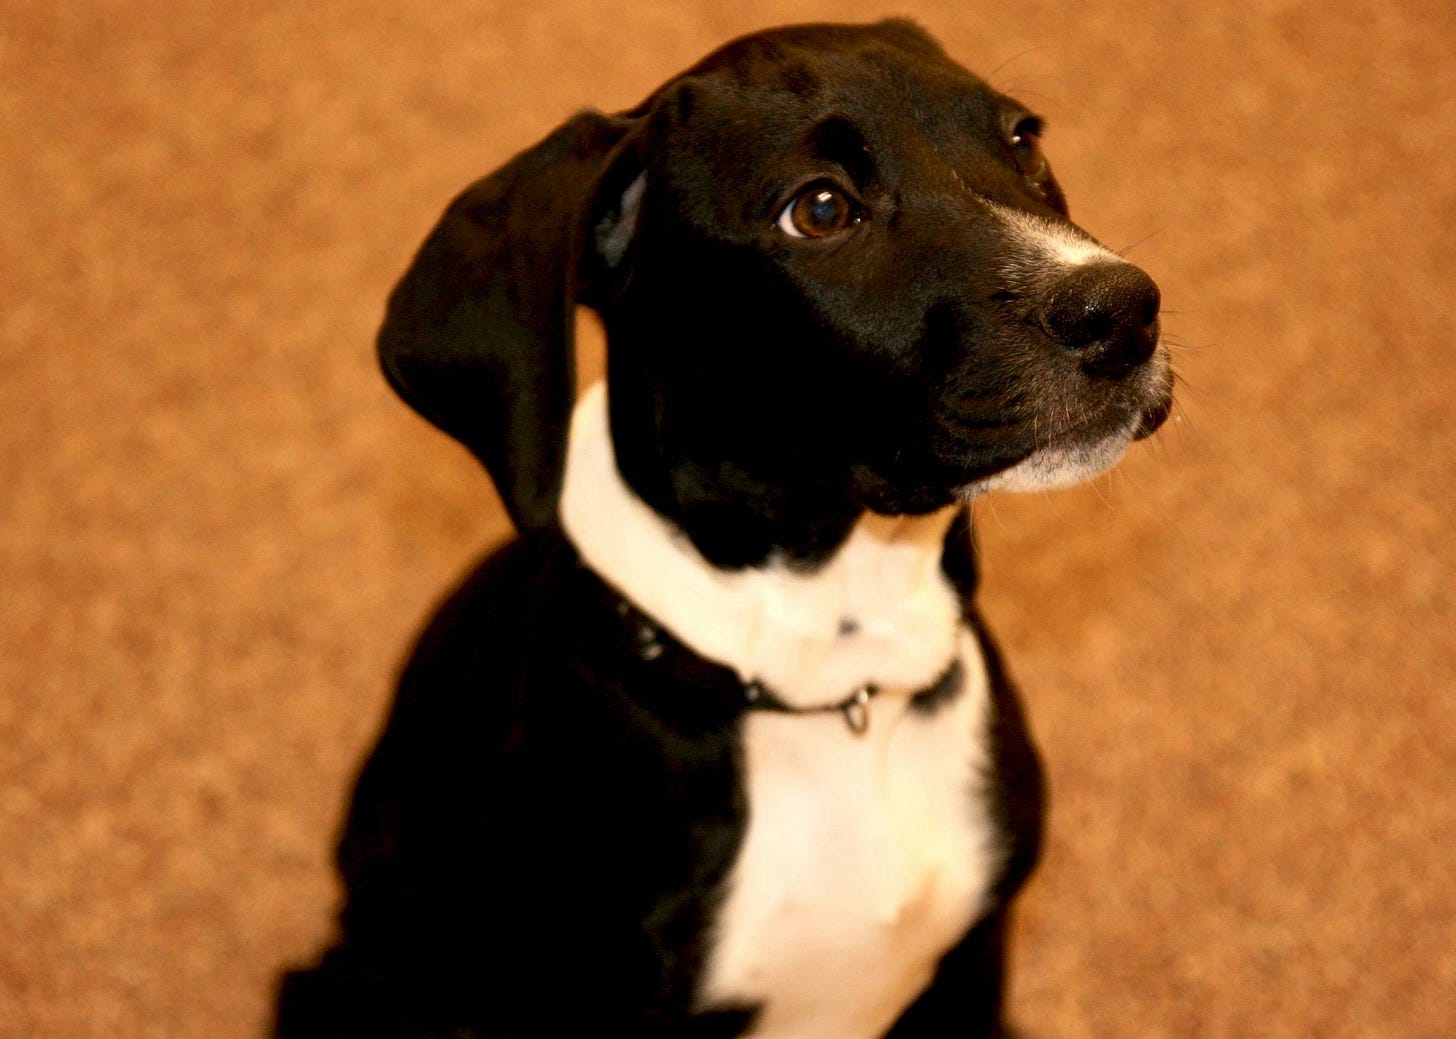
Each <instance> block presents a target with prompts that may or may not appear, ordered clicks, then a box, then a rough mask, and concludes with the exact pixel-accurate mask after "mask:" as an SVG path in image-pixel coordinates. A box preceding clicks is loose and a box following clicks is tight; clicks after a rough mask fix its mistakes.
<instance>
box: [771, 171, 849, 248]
mask: <svg viewBox="0 0 1456 1039" xmlns="http://www.w3.org/2000/svg"><path fill="white" fill-rule="evenodd" d="M862 219H863V217H862V216H861V214H860V212H859V209H858V207H856V206H855V204H854V203H853V202H851V201H850V200H849V199H848V198H846V197H845V196H844V195H843V194H841V193H840V192H838V191H836V190H834V189H833V188H831V187H828V186H826V185H823V184H817V185H815V186H814V187H812V188H810V189H809V190H808V191H804V192H801V193H800V194H799V196H798V197H797V198H795V199H794V200H793V201H792V202H790V203H789V204H788V205H787V206H785V207H784V211H783V212H782V213H780V214H779V229H780V230H781V231H783V232H784V233H785V234H788V235H792V236H793V237H795V238H824V237H826V236H828V235H832V234H838V233H839V232H840V231H843V230H845V229H846V228H848V227H852V226H853V225H855V224H857V223H859V222H860V221H861V220H862Z"/></svg>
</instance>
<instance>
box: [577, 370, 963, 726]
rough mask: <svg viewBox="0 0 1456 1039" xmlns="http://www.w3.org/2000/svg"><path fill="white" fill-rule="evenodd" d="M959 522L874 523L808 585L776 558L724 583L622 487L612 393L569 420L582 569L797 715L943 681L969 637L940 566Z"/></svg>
mask: <svg viewBox="0 0 1456 1039" xmlns="http://www.w3.org/2000/svg"><path fill="white" fill-rule="evenodd" d="M956 515H957V510H956V509H955V508H953V507H952V508H947V509H943V510H941V511H939V512H936V513H932V514H929V515H926V516H896V517H890V516H877V515H873V514H869V513H867V514H865V515H864V516H863V517H861V519H860V520H859V522H858V523H857V524H856V525H855V526H854V528H853V530H852V531H851V532H850V534H849V536H848V538H847V539H846V540H845V541H844V543H843V544H842V545H840V546H839V548H838V549H837V550H836V551H835V552H833V553H832V554H831V555H830V556H829V557H828V559H827V560H826V561H825V562H823V563H822V564H821V565H819V566H817V567H815V568H814V569H813V570H812V571H809V570H806V569H804V568H803V567H802V566H791V565H789V564H787V563H785V562H784V561H783V560H781V559H777V558H771V559H770V560H769V561H768V562H766V563H765V564H764V565H762V566H758V567H749V568H743V569H736V570H725V569H721V568H719V567H715V566H713V565H712V564H711V563H709V562H708V561H707V560H706V559H704V558H703V556H702V555H701V554H700V553H699V552H698V551H697V549H696V548H694V546H693V544H692V542H691V540H690V539H689V538H688V537H687V536H686V535H685V534H684V533H683V532H682V531H680V530H678V529H676V528H675V527H674V526H673V525H672V524H670V523H669V522H668V521H666V520H665V519H663V518H662V517H661V516H660V515H658V514H657V513H656V512H654V511H653V510H652V509H651V508H649V507H648V506H647V505H646V504H645V503H644V502H643V501H642V499H641V498H639V497H638V496H637V495H636V494H634V493H633V492H632V490H631V488H630V487H628V485H627V484H626V482H625V481H624V480H623V479H622V477H621V475H620V473H619V472H618V469H617V464H616V458H615V454H614V451H613V448H612V441H611V435H610V431H609V428H608V409H607V399H606V390H605V386H604V384H601V383H598V384H597V385H595V386H593V387H591V388H590V389H589V390H587V391H586V393H585V394H583V396H582V399H581V401H580V403H579V404H578V405H577V409H576V412H575V414H574V416H573V419H572V427H571V440H570V445H569V448H568V452H567V466H566V481H565V488H564V490H563V493H562V499H561V520H562V526H563V527H564V529H565V531H566V534H567V536H568V537H569V538H570V539H571V541H572V542H573V543H574V544H575V546H576V548H577V550H578V551H579V552H580V553H581V555H582V557H583V559H584V560H585V561H586V563H587V564H588V565H589V566H590V567H591V568H592V569H593V570H595V571H596V572H597V573H598V574H599V575H600V576H601V577H602V578H603V579H604V580H606V581H607V582H608V583H610V584H611V585H613V586H614V587H616V589H617V590H618V591H620V592H621V593H622V594H623V595H625V596H626V597H627V598H629V599H630V600H631V601H632V602H633V603H635V604H636V605H637V607H638V608H640V609H641V610H643V611H644V612H646V613H647V614H649V615H651V616H652V617H653V618H655V619H656V620H657V621H658V622H660V623H661V624H663V625H664V626H665V627H666V628H667V629H668V630H669V631H671V632H672V634H673V635H675V636H676V637H677V638H678V639H680V640H681V641H682V642H684V643H685V644H687V645H688V646H690V647H691V648H692V649H693V650H695V651H696V652H698V653H699V654H701V655H703V656H705V657H707V658H709V659H711V660H715V661H717V662H719V663H721V664H724V665H727V666H729V667H731V668H733V669H734V670H735V671H736V672H737V673H738V675H739V676H740V677H741V678H742V679H743V681H745V682H750V681H755V680H756V681H761V682H764V683H765V684H767V685H769V686H770V687H772V688H773V689H774V690H775V692H776V693H777V695H779V696H780V697H781V698H782V699H783V700H785V701H786V702H787V703H789V704H791V705H794V706H811V705H815V704H823V703H829V702H834V701H836V700H839V699H842V698H843V697H844V696H845V695H846V694H847V693H848V692H849V691H850V690H852V689H854V688H856V687H857V686H860V685H862V684H864V683H866V682H872V683H874V684H875V685H877V686H878V687H879V688H881V689H883V690H885V691H886V692H888V693H894V692H897V691H898V692H903V693H906V694H908V693H911V692H914V691H916V690H919V689H923V688H925V687H926V686H928V685H930V684H931V683H933V682H934V681H935V680H936V679H937V678H938V677H940V676H941V675H942V674H944V672H945V670H946V668H947V666H948V665H949V663H950V662H951V661H952V660H953V659H954V658H955V656H956V646H957V637H956V636H957V631H958V628H959V626H960V623H961V608H962V606H961V599H960V595H959V593H958V592H957V590H956V588H955V587H953V585H952V583H951V581H950V580H949V579H948V578H947V576H946V574H945V572H944V569H943V568H942V565H941V561H942V554H943V551H944V545H945V539H946V533H947V530H948V529H949V527H950V525H951V523H952V521H953V520H954V519H955V517H956Z"/></svg>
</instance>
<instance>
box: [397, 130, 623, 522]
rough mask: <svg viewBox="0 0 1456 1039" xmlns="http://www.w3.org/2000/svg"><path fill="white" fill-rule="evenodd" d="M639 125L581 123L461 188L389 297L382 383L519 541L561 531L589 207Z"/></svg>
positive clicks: (590, 207)
mask: <svg viewBox="0 0 1456 1039" xmlns="http://www.w3.org/2000/svg"><path fill="white" fill-rule="evenodd" d="M633 125H634V122H633V120H630V119H623V118H613V117H610V116H606V115H602V114H600V113H596V112H583V113H582V114H580V115H578V116H576V117H575V118H574V119H572V120H570V121H569V122H567V123H566V124H565V125H563V126H561V127H560V128H559V129H557V130H556V131H555V132H553V133H552V134H551V135H550V136H549V137H547V138H546V139H545V140H544V141H542V142H541V143H540V144H537V145H536V146H535V147H533V148H530V149H528V150H527V151H525V152H522V153H521V154H520V155H518V156H516V157H515V158H514V159H512V160H511V161H510V162H509V163H508V164H506V165H505V166H504V167H502V168H501V169H499V170H497V171H496V172H495V173H493V174H491V175H490V176H488V177H485V178H484V179H482V180H479V181H477V182H476V183H474V184H472V185H471V186H470V187H468V188H466V189H465V191H464V192H462V193H461V194H460V196H459V197H458V198H456V199H455V201H454V202H452V203H451V204H450V207H449V208H448V209H447V210H446V211H445V214H444V216H443V217H441V219H440V222H439V224H437V225H436V227H435V229H434V230H433V231H432V232H431V233H430V236H429V237H428V238H427V239H426V240H425V243H424V245H423V246H421V247H420V251H419V253H418V254H417V255H416V256H415V260H414V263H413V265H412V266H411V267H410V269H409V270H408V272H406V274H405V276H404V278H403V279H402V280H401V281H400V283H399V285H398V286H397V287H396V288H395V290H394V293H393V294H392V295H391V296H390V300H389V307H388V311H387V313H386V315H385V319H384V325H383V327H382V328H381V329H380V331H379V358H380V363H381V365H382V366H383V368H384V372H385V375H386V376H387V377H388V379H389V382H390V384H391V385H392V386H393V387H394V389H395V391H396V392H398V393H399V395H400V396H401V397H402V398H404V400H405V402H406V403H408V404H409V405H410V406H411V407H413V408H414V409H415V410H416V411H418V412H419V413H420V414H421V415H423V416H424V417H425V418H427V419H429V420H430V421H431V422H433V423H434V424H435V425H436V426H438V427H440V428H441V429H442V430H444V431H445V432H447V433H449V434H450V435H451V436H453V437H455V438H456V439H457V440H459V441H460V442H461V443H463V444H464V445H465V446H466V447H468V448H469V449H470V450H471V451H472V452H473V453H474V454H475V455H476V457H477V458H479V459H480V460H481V461H482V462H483V463H484V464H485V467H486V468H487V469H488V470H489V471H490V474H491V476H492V477H493V478H494V479H495V483H496V488H497V489H498V490H499V491H500V494H501V498H502V499H503V500H504V502H505V505H506V509H507V510H508V511H509V512H510V514H511V519H512V520H514V521H515V524H516V527H517V529H519V530H521V531H522V532H523V533H524V532H529V531H532V530H539V529H542V528H545V527H549V526H550V525H552V524H553V523H554V522H555V517H556V507H557V501H558V499H559V497H560V493H561V481H562V475H563V470H564V466H565V454H566V434H567V427H568V423H569V421H570V416H571V408H572V401H573V397H574V389H575V378H574V369H575V364H574V359H573V326H574V322H575V304H576V302H577V295H578V285H577V280H578V279H577V272H578V265H579V263H580V261H581V256H582V251H583V248H584V247H585V246H586V245H587V239H588V236H589V233H590V232H591V231H592V229H591V228H589V227H588V226H587V225H588V224H589V223H590V221H591V216H590V213H591V210H592V200H593V199H594V198H595V196H596V189H597V185H598V182H599V181H600V179H601V177H602V175H603V171H604V170H605V169H606V168H607V166H608V163H609V160H610V157H611V156H612V154H613V151H614V149H615V148H616V147H617V146H618V145H619V144H620V143H621V142H622V140H623V138H624V137H625V136H626V134H627V132H628V130H629V129H630V128H631V127H632V126H633Z"/></svg>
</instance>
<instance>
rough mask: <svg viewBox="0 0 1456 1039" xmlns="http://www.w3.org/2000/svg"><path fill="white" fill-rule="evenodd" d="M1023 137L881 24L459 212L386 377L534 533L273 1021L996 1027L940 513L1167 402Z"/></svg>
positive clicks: (987, 718)
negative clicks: (581, 328) (602, 372)
mask: <svg viewBox="0 0 1456 1039" xmlns="http://www.w3.org/2000/svg"><path fill="white" fill-rule="evenodd" d="M1041 137H1042V122H1041V120H1040V119H1039V118H1038V117H1037V116H1035V115H1034V114H1032V113H1031V112H1030V111H1029V110H1027V109H1026V108H1025V107H1024V106H1022V105H1021V104H1019V103H1018V102H1016V101H1015V100H1013V99H1011V98H1010V97H1007V96H1005V95H1003V94H1001V93H998V92H997V91H995V90H993V89H992V88H991V87H989V86H988V85H987V84H986V83H984V82H983V81H982V80H980V79H978V78H976V77H975V76H973V75H972V74H971V73H969V72H967V71H965V70H964V69H963V68H961V67H960V66H958V65H956V64H955V63H953V62H952V61H951V60H950V59H949V58H948V57H947V56H946V54H945V53H944V51H943V50H942V49H941V47H940V46H939V45H938V44H937V43H936V42H935V41H934V40H933V39H932V38H931V37H930V36H929V35H927V34H926V33H925V32H924V31H922V30H921V29H920V28H918V27H917V26H915V25H914V24H912V23H909V22H904V21H887V22H882V23H878V24H874V25H867V26H837V25H809V26H797V27H789V28H783V29H777V30H771V31H768V32H763V33H759V34H756V35H751V36H746V37H743V38H741V39H738V40H736V41H734V42H732V43H729V44H727V45H726V46H724V47H723V48H721V49H720V50H718V51H716V52H714V53H713V54H712V55H710V56H709V57H707V58H706V59H704V60H703V61H702V62H701V63H699V64H698V65H696V66H694V67H693V68H691V69H689V70H688V71H686V72H684V73H683V74H682V75H680V76H677V77H676V78H674V79H672V80H671V81H670V82H668V83H667V84H666V85H664V86H663V87H661V88H660V89H659V90H657V91H656V92H655V93H653V94H652V95H651V96H650V97H649V98H648V99H647V100H646V101H645V102H643V103H642V104H641V105H639V106H638V107H636V108H634V109H632V110H630V111H627V112H625V113H622V114H620V115H614V116H609V115H603V114H600V113H597V112H591V111H588V112H584V113H582V114H579V115H577V116H576V117H574V118H572V119H570V120H569V121H567V122H566V123H565V124H564V125H562V126H561V127H559V128H558V129H556V130H555V131H554V132H552V133H551V134H550V135H549V136H547V137H546V138H545V139H544V140H543V141H541V142H540V143H539V144H537V145H536V146H534V147H532V148H530V149H528V150H526V151H525V152H523V153H521V154H520V155H518V156H516V157H515V158H514V159H513V160H511V161H510V162H509V163H507V164H506V165H505V166H504V167H502V168H501V169H500V170H498V171H496V172H495V173H493V174H491V175H489V176H487V177H485V178H484V179H482V180H480V181H479V182H477V183H475V184H473V185H472V186H470V187H469V188H467V189H466V190H465V191H464V192H463V193H462V194H461V195H460V196H459V197H458V198H457V199H456V200H455V201H454V202H453V204H451V206H450V207H449V208H448V210H447V211H446V213H445V214H444V216H443V218H442V219H441V220H440V222H439V224H438V226H436V227H435V229H434V230H433V232H432V233H431V234H430V235H429V237H428V239H427V240H426V241H425V243H424V244H423V246H422V247H421V249H420V251H419V253H418V255H417V256H416V258H415V260H414V262H413V265H412V266H411V267H410V269H409V270H408V272H407V273H406V274H405V275H404V277H403V279H402V281H401V282H400V283H399V285H398V287H397V288H396V289H395V291H394V293H393V295H392V296H391V298H390V302H389V305H388V309H387V314H386V317H385V320H384V323H383V326H382V329H381V332H380V335H379V351H380V356H381V360H382V365H383V368H384V371H385V373H386V375H387V377H388V380H389V381H390V383H391V384H392V385H393V386H394V388H395V389H396V390H397V391H398V393H399V394H400V395H401V396H402V397H403V398H404V400H405V401H406V402H408V403H409V404H410V405H411V406H413V407H414V408H415V409H416V410H418V411H419V412H420V413H421V414H422V415H423V416H424V417H425V418H427V419H429V420H430V421H431V422H432V423H434V424H435V425H437V426H438V427H440V428H441V429H442V430H444V431H445V432H447V433H449V434H451V435H452V436H454V437H455V438H457V439H458V440H460V441H461V442H462V443H463V444H464V445H465V446H466V447H468V448H469V449H470V450H471V451H472V452H473V453H474V454H475V455H476V456H478V457H479V459H480V460H481V462H483V463H484V465H485V467H486V468H487V469H488V470H489V472H490V473H491V475H492V476H493V478H494V480H495V483H496V485H497V487H498V489H499V491H500V494H501V497H502V500H503V502H504V505H505V507H506V509H507V510H508V511H509V513H510V516H511V518H512V520H513V521H514V523H515V525H516V528H517V530H518V532H519V537H518V538H517V539H516V540H515V541H513V542H511V543H509V544H508V545H506V546H505V547H504V548H502V549H500V550H499V551H498V552H496V553H495V554H494V555H492V556H490V557H489V558H488V559H487V560H486V561H485V562H484V563H483V564H482V565H481V566H480V568H479V569H478V570H476V571H475V572H474V573H473V574H472V575H471V576H470V577H468V579H466V580H465V581H464V583H463V584H462V585H461V586H460V587H459V588H458V589H457V590H456V591H455V592H454V593H453V594H452V595H451V596H450V597H449V599H448V601H447V602H446V603H445V605H444V606H443V607H442V608H441V609H440V611H439V612H438V614H437V615H436V616H435V617H434V619H433V621H432V622H431V623H430V624H429V625H428V627H427V629H426V630H425V631H424V633H423V635H422V636H421V638H420V640H419V642H418V644H417V646H416V648H415V651H414V654H413V657H412V658H411V660H410V661H409V663H408V664H407V666H406V668H405V669H404V671H403V674H402V677H401V679H400V683H399V689H398V696H397V700H396V703H395V706H394V708H393V713H392V715H391V717H390V719H389V721H388V723H387V726H386V728H385V730H384V732H383V735H382V737H381V739H380V741H379V743H378V746H377V748H376V749H375V750H374V752H373V754H372V756H371V758H370V759H369V761H368V763H367V764H366V766H365V767H364V769H363V771H362V773H361V775H360V777H359V780H358V785H357V788H356V791H355V795H354V800H353V805H352V809H351V811H350V813H349V816H348V820H347V823H346V826H345V829H344V832H343V837H342V841H341V844H340V847H339V852H338V863H339V867H340V870H341V872H342V875H343V879H344V881H345V885H346V900H345V904H344V906H343V909H342V911H341V918H340V929H339V936H338V939H337V942H336V944H334V945H333V946H332V947H331V948H329V949H328V950H327V951H326V952H325V953H324V954H323V956H322V958H321V959H320V960H319V961H318V962H317V963H316V964H314V965H313V966H312V967H309V968H306V969H299V970H295V971H293V972H291V973H288V974H286V975H285V977H284V980H283V983H282V988H281V993H280V998H279V1003H278V1017H277V1032H278V1034H279V1035H282V1036H286V1037H294V1036H411V1037H417V1036H439V1037H446V1036H449V1037H467V1036H469V1037H516V1036H533V1037H535V1036H572V1037H577V1036H587V1035H630V1036H636V1037H644V1036H645V1037H691V1039H708V1037H728V1036H754V1037H757V1039H871V1037H877V1036H890V1037H892V1039H917V1037H921V1036H947V1035H956V1036H988V1037H989V1036H1003V1035H1008V1034H1010V1033H1009V1032H1008V1030H1007V1029H1008V1026H1007V1024H1006V1023H1005V1017H1006V1015H1005V1014H1004V1012H1003V987H1004V973H1005V967H1004V944H1005V940H1006V932H1007V918H1008V911H1009V907H1010V904H1011V902H1012V899H1013V896H1014V895H1015V894H1016V892H1017V890H1018V889H1019V888H1020V887H1021V885H1022V884H1023V882H1024V881H1025V879H1026V877H1027V875H1028V873H1029V871H1030V870H1031V869H1032V866H1033V864H1034V862H1035V860H1036V857H1037V849H1038V844H1039V841H1040V833H1041V817H1042V801H1043V793H1042V780H1041V771H1040V766H1039V764H1038V759H1037V755H1036V752H1035V750H1034V749H1033V746H1032V743H1031V740H1030V738H1029V736H1028V732H1027V727H1026V724H1025V722H1024V720H1023V715H1022V712H1021V709H1020V707H1019V706H1018V702H1017V698H1016V695H1015V693H1014V691H1013V688H1012V685H1011V681H1010V679H1009V677H1008V675H1007V672H1006V670H1005V668H1004V666H1003V664H1002V662H1001V658H1000V655H999V653H998V651H997V649H996V646H995V644H994V643H993V641H992V639H991V638H990V636H989V635H988V633H987V630H986V627H985V625H984V624H983V622H982V619H981V616H980V614H979V613H978V612H977V609H976V607H975V605H974V593H975V589H976V581H977V574H976V558H975V552H974V548H973V544H972V538H971V530H970V517H969V507H968V503H969V502H970V501H971V500H972V499H973V498H975V497H976V496H977V495H979V494H981V493H983V492H985V491H987V490H990V489H993V488H1013V489H1015V488H1023V489H1024V488H1042V487H1051V486H1056V485H1061V484H1066V483H1071V482H1074V481H1078V480H1082V479H1085V478H1087V477H1090V476H1092V475H1093V474H1095V473H1098V472H1100V471H1102V470H1104V469H1105V468H1107V467H1108V466H1110V465H1112V464H1113V463H1115V462H1116V461H1117V460H1118V458H1119V457H1120V456H1121V455H1122V454H1123V452H1124V451H1125V450H1126V449H1127V447H1128V446H1129V445H1130V444H1131V443H1132V442H1133V441H1135V440H1137V439H1140V438H1142V437H1145V436H1147V435H1149V434H1151V433H1152V432H1153V431H1154V430H1155V429H1157V428H1158V426H1159V425H1160V424H1161V423H1162V422H1163V420H1164V419H1165V418H1166V417H1167V415H1168V413H1169V409H1170V407H1171V402H1172V376H1171V374H1170V368H1169V363H1168V359H1167V353H1166V350H1165V349H1164V348H1163V347H1162V346H1161V345H1160V342H1159V338H1160V337H1159V307H1160V300H1159V292H1158V289H1157V287H1156V286H1155V284H1154V283H1153V282H1152V281H1151V280H1150V279H1149V277H1148V276H1147V275H1146V274H1145V273H1144V272H1143V271H1141V270H1139V269H1138V268H1137V267H1135V266H1133V265H1132V264H1130V263H1128V262H1126V261H1125V260H1124V259H1122V258H1121V257H1119V256H1118V255H1116V254H1114V253H1113V252H1111V251H1109V250H1108V249H1106V248H1104V247H1103V246H1101V245H1100V244H1098V243H1097V242H1096V241H1095V240H1094V239H1093V238H1092V237H1091V236H1090V235H1088V234H1087V233H1086V232H1084V231H1082V230H1080V229H1079V228H1078V227H1077V226H1075V225H1074V224H1073V223H1071V221H1070V219H1069V217H1068V213H1067V205H1066V201H1065V199H1064V197H1063V194H1062V191H1061V188H1060V187H1059V186H1058V184H1057V181H1056V180H1055V179H1054V177H1053V175H1052V172H1051V168H1050V166H1049V165H1048V163H1047V160H1046V158H1045V156H1044V153H1043V151H1042V148H1041V143H1040V140H1041ZM578 304H584V305H586V306H588V307H590V308H592V309H594V310H595V311H596V312H597V314H599V315H600V317H601V320H602V323H603V327H604V329H605V331H606V336H607V362H606V378H605V380H604V382H603V383H598V384H597V385H595V386H593V387H591V388H590V389H588V390H587V391H585V393H584V394H583V395H582V397H581V399H580V401H579V402H577V403H575V404H574V399H575V396H576V390H575V388H574V374H573V360H572V350H573V322H574V313H575V307H576V306H577V305H578Z"/></svg>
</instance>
